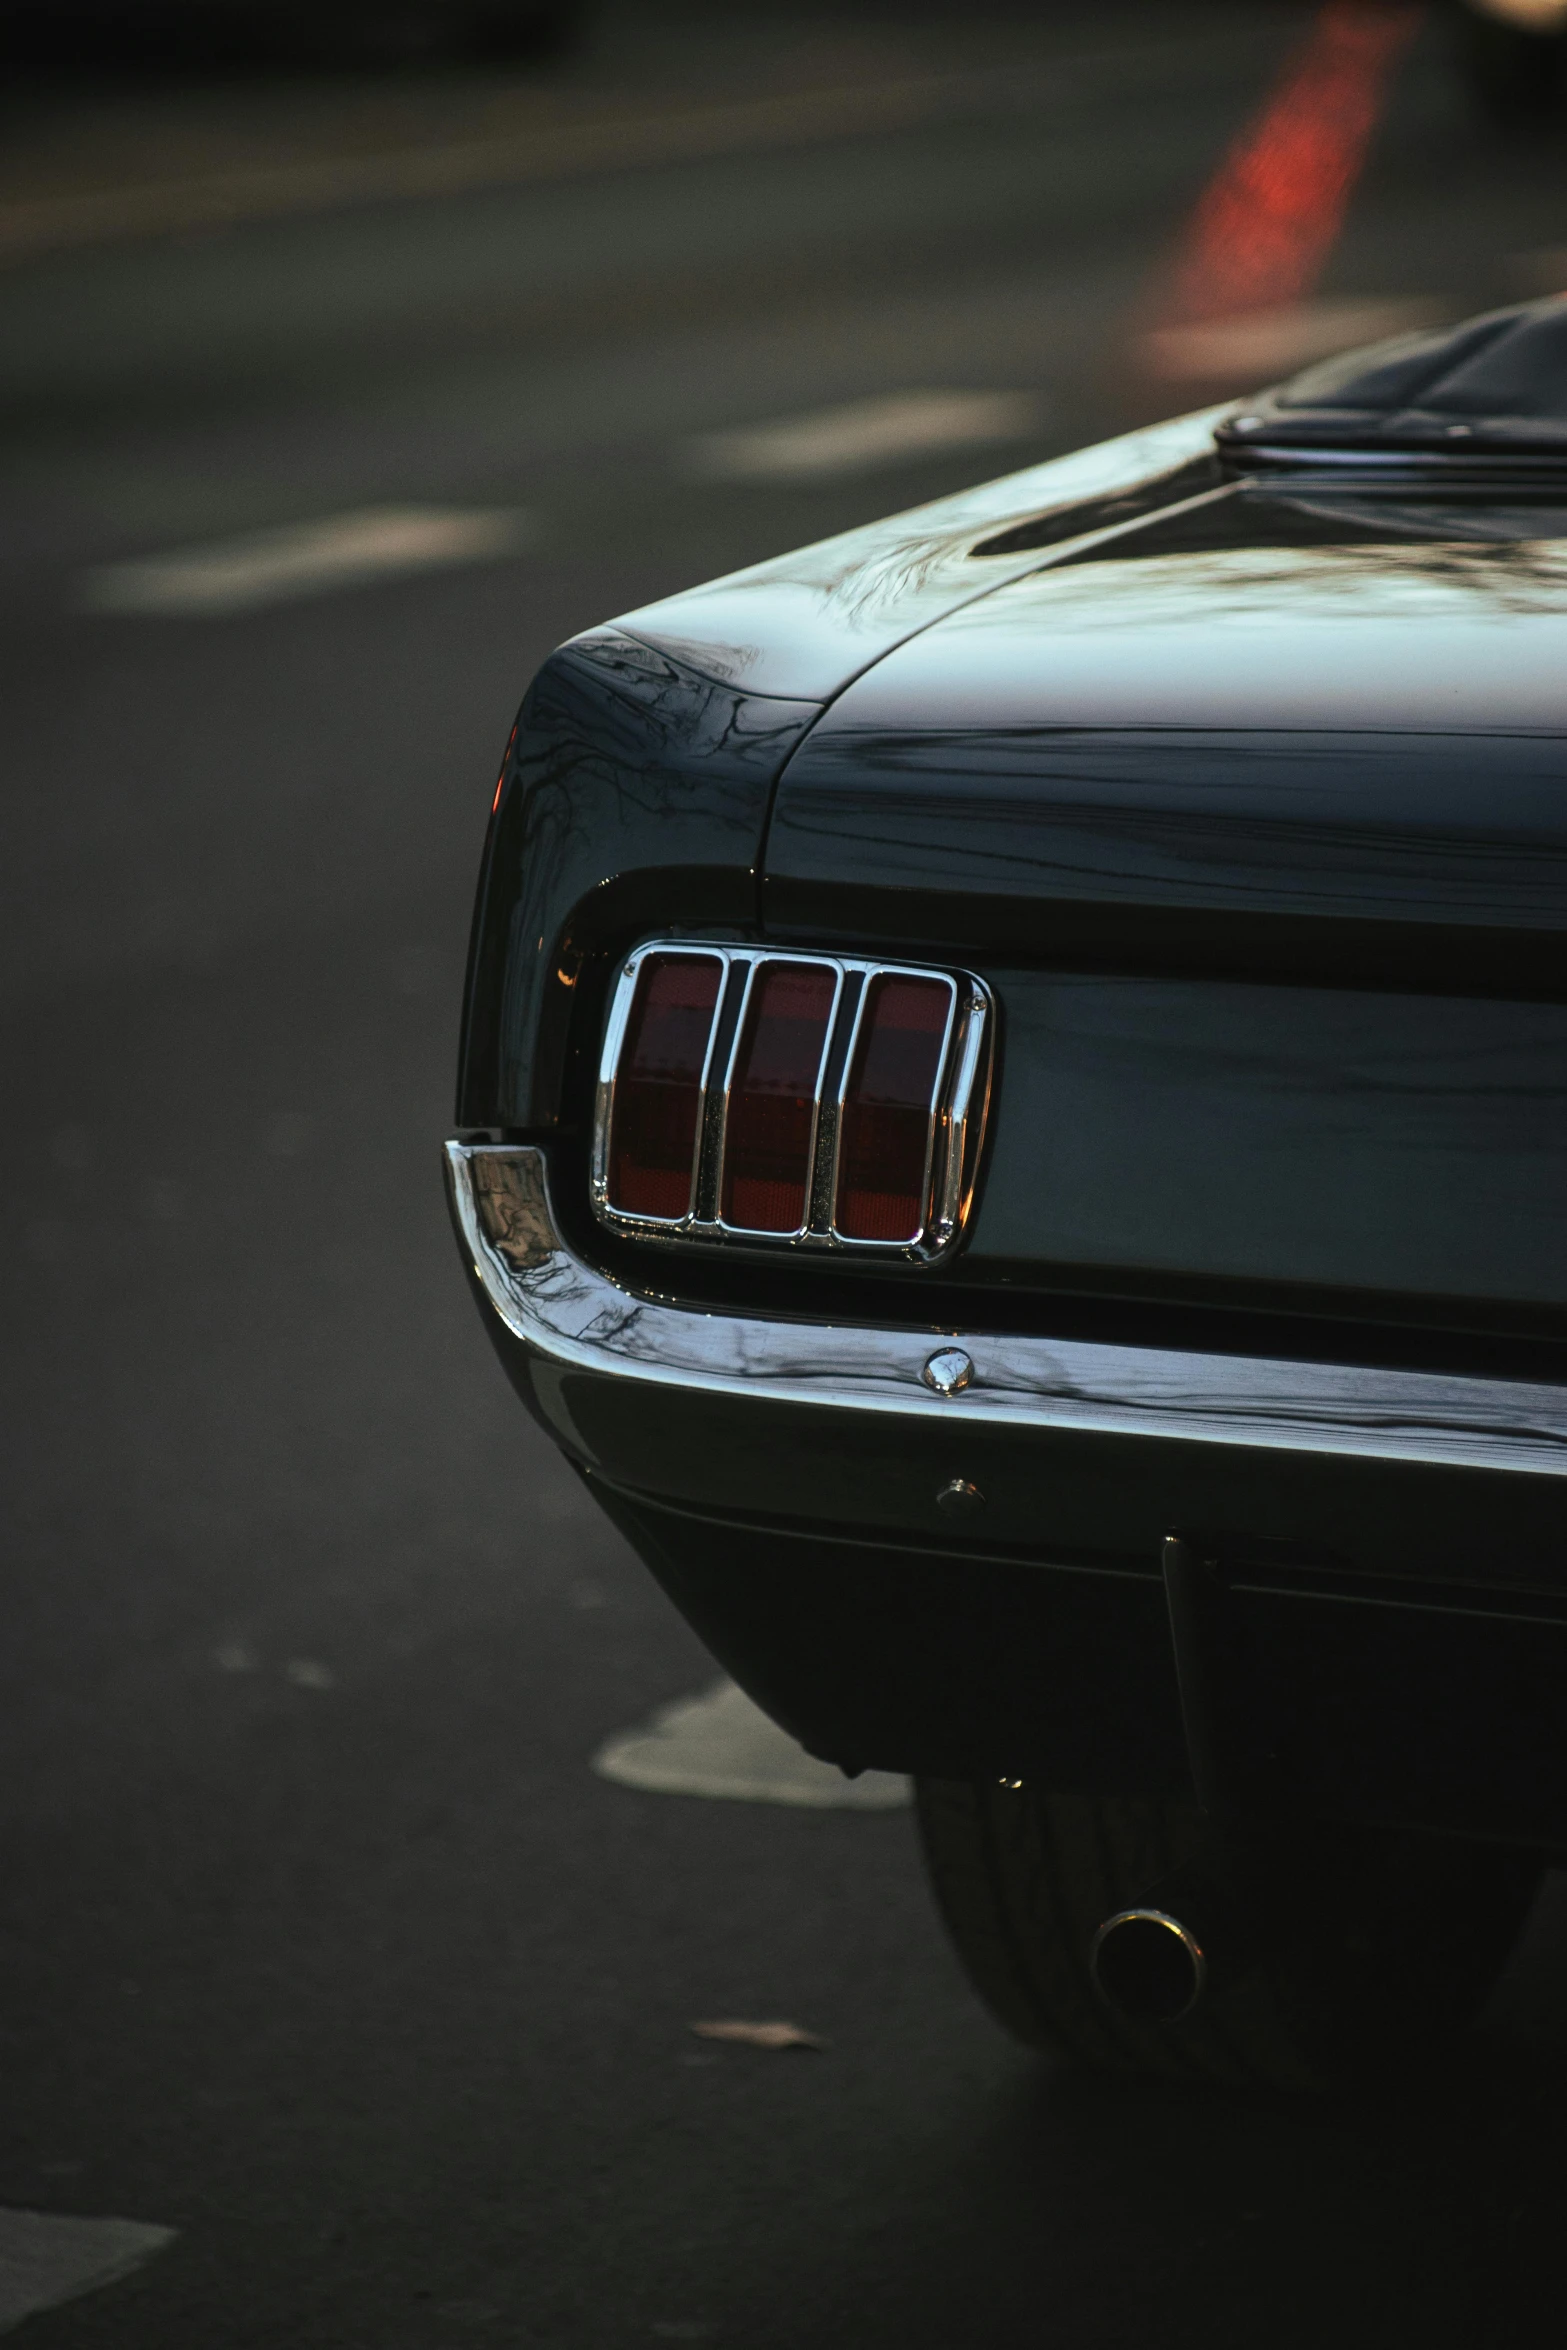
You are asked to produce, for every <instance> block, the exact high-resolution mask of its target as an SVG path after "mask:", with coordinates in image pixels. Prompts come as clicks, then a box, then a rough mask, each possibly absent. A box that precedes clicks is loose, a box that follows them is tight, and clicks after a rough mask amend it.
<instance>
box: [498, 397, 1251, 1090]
mask: <svg viewBox="0 0 1567 2350" xmlns="http://www.w3.org/2000/svg"><path fill="white" fill-rule="evenodd" d="M1221 413H1222V411H1219V410H1215V411H1214V412H1213V413H1212V415H1205V416H1197V417H1183V418H1180V419H1178V420H1177V421H1176V422H1175V423H1173V424H1165V425H1159V426H1156V427H1154V428H1152V429H1151V430H1149V431H1145V432H1141V433H1133V434H1129V435H1127V436H1126V437H1124V438H1123V439H1121V440H1117V441H1110V442H1107V443H1105V444H1104V445H1103V446H1102V447H1099V448H1093V449H1085V450H1079V451H1077V452H1076V453H1074V454H1073V455H1072V456H1070V457H1064V458H1058V459H1055V460H1052V461H1051V462H1049V463H1047V464H1044V465H1038V466H1032V467H1030V468H1028V469H1027V470H1026V471H1025V472H1023V473H1020V474H1016V475H1013V476H1011V477H1010V478H1009V479H1007V480H1004V481H1000V482H991V483H987V484H985V485H983V486H982V487H981V488H978V489H975V490H970V491H965V492H963V493H962V494H961V495H960V496H958V497H954V498H945V499H941V500H938V501H937V502H936V503H935V504H934V505H932V506H929V507H924V508H920V509H918V510H917V511H916V512H914V513H913V514H909V515H897V516H893V517H892V518H891V519H890V520H888V521H886V522H880V523H874V524H871V525H869V526H867V527H865V528H864V529H861V530H857V531H850V532H848V533H846V534H845V535H844V536H843V537H841V538H838V539H833V540H829V541H828V542H826V543H825V544H824V545H822V546H819V547H807V548H805V549H803V550H801V551H799V552H798V553H795V554H791V555H787V556H781V557H779V558H777V559H776V560H775V561H773V562H770V563H763V564H758V565H756V566H754V567H753V569H751V570H750V571H745V572H739V573H736V574H735V575H733V576H732V577H730V578H728V579H722V580H717V581H714V582H712V583H710V584H708V585H705V586H702V587H698V588H694V589H691V590H689V591H687V592H685V593H684V594H681V595H676V596H671V597H667V598H665V599H664V600H663V601H662V602H660V603H657V604H652V605H648V606H646V607H644V608H643V609H642V610H641V611H638V612H633V613H630V614H628V615H626V616H625V617H624V618H623V619H622V620H621V621H620V622H618V623H616V624H615V625H614V626H612V627H609V628H604V629H600V630H595V631H592V632H590V633H589V634H587V635H586V636H582V637H578V638H575V639H574V640H573V641H572V642H571V643H570V644H568V645H564V646H562V647H561V648H560V650H559V651H558V652H557V653H555V654H554V655H553V656H552V657H551V659H550V660H549V661H547V662H546V663H545V665H544V668H543V669H542V670H541V671H540V673H539V675H538V677H537V678H536V679H535V680H534V683H533V685H532V686H531V687H530V689H529V691H528V695H527V698H526V700H525V701H524V704H523V708H522V712H521V715H520V717H519V720H518V725H517V729H516V731H515V734H514V737H513V740H512V744H511V746H510V748H509V750H508V754H507V761H506V767H505V770H504V773H503V777H502V789H501V794H500V799H499V804H498V807H497V810H496V813H495V815H494V817H493V818H492V821H491V825H490V829H489V834H488V837H487V840H486V844H485V853H484V860H483V866H482V870H481V874H480V882H479V892H478V900H477V905H476V909H475V916H474V929H473V938H472V944H471V949H470V955H469V966H468V985H467V994H466V1002H465V1008H464V1014H463V1028H462V1045H461V1053H460V1068H459V1078H458V1088H457V1123H458V1124H459V1125H460V1126H463V1127H467V1128H469V1129H473V1128H497V1127H499V1128H505V1129H508V1130H513V1131H516V1130H521V1131H525V1132H526V1131H533V1130H542V1129H547V1128H549V1127H551V1126H553V1125H554V1124H555V1123H556V1122H557V1121H558V1119H559V1118H560V1116H561V1109H562V1086H563V1084H564V1083H565V1080H566V1075H567V1069H568V1065H569V1063H570V1060H571V1056H572V1055H573V1053H575V1054H577V1055H579V1056H580V1055H581V1054H582V1053H584V1052H591V1050H592V1046H593V1042H594V1039H593V1033H592V1032H593V1029H594V1025H595V1022H596V1019H597V1017H598V1015H599V1013H600V1012H601V1009H602V998H601V988H602V982H603V980H604V977H605V972H606V963H607V960H608V959H609V958H611V957H612V956H613V955H614V954H615V953H616V952H617V951H619V950H621V949H623V948H625V947H627V946H629V945H630V944H631V943H632V942H633V940H634V939H635V938H636V937H637V936H639V935H645V934H647V933H649V932H653V931H657V930H660V929H664V928H675V927H684V928H685V929H686V930H688V931H689V930H691V929H694V928H700V927H701V926H703V925H704V924H710V925H714V926H716V927H717V928H718V929H719V930H720V931H722V932H724V933H726V934H727V935H730V936H734V935H741V936H743V935H746V934H747V933H748V932H752V933H754V931H755V929H756V926H757V923H758V919H759V911H760V909H759V906H758V902H757V887H756V884H757V869H758V863H759V857H760V851H761V843H762V836H763V829H764V826H765V821H766V816H767V809H768V803H769V799H770V795H771V791H772V788H773V785H774V783H775V781H776V779H777V776H778V774H779V772H780V771H781V769H782V767H783V764H784V762H785V760H786V759H787V757H788V755H789V753H790V751H791V750H792V749H793V748H794V747H795V746H796V745H797V744H798V743H799V742H800V740H801V739H803V736H804V734H805V733H806V731H807V730H808V729H809V727H810V726H811V724H812V722H813V721H814V720H815V719H816V717H817V716H818V715H819V713H820V711H821V709H822V708H823V707H824V706H825V704H826V703H827V702H828V701H829V700H830V699H831V697H832V696H833V695H834V694H836V693H838V692H839V691H841V689H842V687H843V686H844V684H845V683H846V682H847V681H848V680H849V679H850V678H852V677H853V676H855V675H856V673H857V672H858V671H860V670H862V669H863V668H865V667H866V666H867V665H868V664H870V663H872V662H874V661H876V660H878V659H880V658H881V657H882V655H884V654H885V653H886V652H887V651H889V650H890V649H891V648H892V647H894V646H896V645H899V644H902V643H904V642H906V641H907V640H908V639H909V638H910V637H911V636H913V635H915V634H917V633H918V632H919V631H920V630H922V629H925V628H928V627H929V626H930V625H931V624H932V622H933V621H936V620H939V619H940V618H942V617H943V616H944V615H945V614H948V613H951V612H953V611H954V610H956V609H958V608H959V607H960V606H961V605H963V604H965V603H967V602H971V601H973V600H974V599H975V598H977V597H983V596H985V595H988V594H989V593H990V591H991V590H992V589H993V588H995V587H996V586H997V585H999V584H1001V583H1002V582H1004V581H1005V580H1007V579H1009V578H1013V577H1016V576H1017V575H1018V574H1019V573H1020V572H1022V571H1026V570H1028V569H1030V568H1031V567H1032V566H1033V565H1034V563H1036V562H1037V561H1038V556H1037V553H1035V552H1034V551H1032V550H1033V543H1034V542H1033V539H1032V538H1030V536H1029V534H1030V533H1031V532H1033V533H1040V532H1042V533H1043V534H1044V535H1045V537H1046V538H1053V539H1057V540H1060V541H1061V542H1062V543H1063V544H1066V545H1070V544H1074V543H1078V542H1079V541H1080V540H1081V537H1082V534H1083V532H1084V531H1088V532H1090V533H1091V532H1093V531H1102V530H1103V529H1105V528H1106V527H1110V526H1113V525H1114V523H1115V521H1116V519H1117V518H1118V517H1119V518H1120V519H1122V520H1124V518H1125V516H1126V515H1127V514H1132V515H1140V514H1144V513H1148V512H1152V511H1156V510H1158V509H1160V508H1161V507H1163V506H1164V505H1167V504H1168V503H1169V502H1170V501H1171V500H1175V501H1176V502H1179V501H1180V499H1181V497H1182V495H1183V494H1184V493H1185V491H1186V490H1187V489H1188V488H1189V486H1190V480H1191V477H1192V474H1193V469H1194V468H1196V469H1197V471H1198V472H1199V473H1200V474H1201V476H1202V478H1203V479H1204V480H1207V479H1208V477H1209V475H1210V474H1211V472H1212V468H1213V455H1212V442H1211V426H1212V423H1213V420H1214V417H1215V416H1217V415H1219V414H1221ZM1019 530H1021V531H1022V533H1023V540H1024V543H1022V544H1020V545H1018V546H1012V547H1010V548H1009V547H1008V546H1007V545H1004V544H1003V542H1004V541H1006V540H1007V538H1008V534H1009V533H1012V534H1014V535H1015V534H1016V533H1017V532H1018V531H1019ZM1074 533H1075V535H1074ZM998 534H999V535H998ZM578 1073H579V1075H580V1070H579V1072H578Z"/></svg>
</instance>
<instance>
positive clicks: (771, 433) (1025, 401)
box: [685, 392, 1040, 481]
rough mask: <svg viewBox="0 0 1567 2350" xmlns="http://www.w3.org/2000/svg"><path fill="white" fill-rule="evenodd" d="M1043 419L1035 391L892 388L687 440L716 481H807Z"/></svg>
mask: <svg viewBox="0 0 1567 2350" xmlns="http://www.w3.org/2000/svg"><path fill="white" fill-rule="evenodd" d="M1039 418H1040V402H1039V401H1038V399H1037V398H1036V397H1035V395H1034V394H1033V393H1032V392H889V393H887V394H886V395H885V396H884V397H882V398H879V399H874V400H851V401H849V402H848V404H847V405H846V406H844V407H841V408H819V409H816V410H815V411H813V413H811V414H810V415H808V416H786V417H781V418H779V419H777V420H776V421H775V422H773V423H770V424H752V425H743V426H741V427H740V428H738V429H737V430H735V431H732V432H711V433H703V434H701V435H700V436H699V437H698V438H697V439H695V440H691V441H688V442H687V443H686V447H685V459H686V463H687V465H688V466H689V468H690V469H691V470H692V471H693V472H695V473H703V474H707V475H708V476H709V477H711V478H713V479H716V480H722V481H802V480H809V479H813V478H823V477H826V476H828V475H831V474H838V473H858V472H863V471H867V470H869V468H871V467H872V466H876V465H893V464H897V463H898V462H900V461H901V460H905V459H908V458H911V457H928V456H932V455H934V454H935V453H936V452H938V451H939V450H943V449H970V448H977V447H979V446H981V445H982V444H983V443H985V442H987V441H1012V440H1021V439H1024V438H1026V437H1027V435H1028V434H1029V433H1030V432H1032V431H1033V430H1034V428H1035V427H1036V426H1037V424H1038V422H1039Z"/></svg>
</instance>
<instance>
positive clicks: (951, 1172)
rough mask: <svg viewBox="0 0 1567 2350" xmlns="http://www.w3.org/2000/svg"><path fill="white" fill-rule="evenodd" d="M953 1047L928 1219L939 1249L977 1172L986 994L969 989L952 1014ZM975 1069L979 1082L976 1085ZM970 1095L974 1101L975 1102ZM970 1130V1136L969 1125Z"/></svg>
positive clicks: (953, 1231) (964, 1216)
mask: <svg viewBox="0 0 1567 2350" xmlns="http://www.w3.org/2000/svg"><path fill="white" fill-rule="evenodd" d="M958 1017H959V1020H960V1022H961V1026H960V1028H959V1032H958V1044H957V1051H956V1053H955V1055H954V1061H955V1066H956V1072H957V1073H956V1075H955V1077H954V1078H953V1081H952V1091H951V1095H950V1097H949V1099H948V1103H947V1111H946V1128H947V1134H946V1149H947V1155H946V1159H945V1161H944V1162H943V1169H942V1185H941V1198H940V1200H939V1202H938V1203H937V1207H936V1213H935V1215H934V1217H933V1218H932V1220H931V1227H930V1233H929V1246H930V1247H931V1249H932V1250H934V1251H936V1252H938V1253H939V1252H940V1251H941V1250H942V1249H944V1248H946V1247H948V1246H949V1245H950V1243H951V1242H952V1240H953V1239H954V1238H955V1237H956V1235H957V1234H958V1233H959V1232H960V1231H961V1230H962V1228H963V1226H964V1224H965V1223H966V1222H967V1221H968V1212H969V1206H970V1203H971V1201H972V1200H973V1196H974V1177H975V1174H976V1172H977V1161H978V1157H979V1142H980V1138H981V1137H982V1136H983V1134H984V1131H985V1112H986V1108H987V1105H988V1103H989V1099H990V1056H989V1053H988V1052H987V1050H986V1045H987V1041H988V1035H989V1028H990V1005H989V1002H988V1001H987V999H986V997H985V996H984V995H983V994H982V993H981V992H980V991H979V990H977V989H976V990H975V992H974V994H973V995H971V996H970V997H969V998H968V1000H967V1002H966V1003H965V1004H964V1005H963V1006H962V1009H961V1011H960V1013H959V1015H958ZM981 1073H983V1075H984V1079H985V1082H984V1085H983V1087H981V1085H980V1076H981ZM976 1094H977V1096H978V1099H977V1100H976V1098H975V1097H976ZM971 1127H972V1129H973V1133H972V1136H971V1135H970V1131H969V1130H970V1128H971Z"/></svg>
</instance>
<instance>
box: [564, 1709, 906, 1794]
mask: <svg viewBox="0 0 1567 2350" xmlns="http://www.w3.org/2000/svg"><path fill="white" fill-rule="evenodd" d="M593 1768H594V1769H595V1770H596V1771H597V1772H598V1774H599V1776H600V1778H602V1779H613V1780H614V1781H615V1782H616V1783H617V1785H619V1786H622V1787H640V1788H642V1789H644V1790H646V1791H648V1792H649V1793H652V1794H654V1795H713V1796H720V1797H724V1798H727V1799H729V1800H730V1801H732V1802H736V1803H786V1804H793V1805H796V1806H798V1807H799V1808H800V1809H802V1810H805V1811H898V1810H901V1809H902V1807H903V1806H904V1805H905V1804H906V1803H907V1802H908V1800H909V1787H908V1781H907V1780H906V1779H900V1778H896V1777H895V1776H894V1775H893V1774H892V1773H891V1772H890V1771H863V1772H861V1774H860V1776H859V1778H857V1779H846V1778H845V1777H844V1775H843V1773H842V1772H841V1771H839V1770H836V1769H834V1767H833V1765H832V1764H831V1763H824V1762H818V1761H817V1760H816V1758H815V1756H814V1755H809V1754H807V1753H806V1752H805V1749H804V1748H803V1747H801V1746H797V1745H796V1744H795V1742H794V1740H793V1739H792V1738H791V1737H790V1736H789V1734H788V1732H787V1731H785V1730H780V1729H779V1728H778V1725H777V1724H776V1722H771V1721H769V1720H768V1718H767V1716H766V1714H764V1713H763V1712H762V1711H761V1709H760V1707H758V1706H754V1705H753V1704H752V1703H751V1700H750V1699H749V1698H748V1697H747V1696H746V1695H745V1693H744V1691H743V1690H740V1689H737V1688H736V1687H735V1684H734V1683H733V1681H719V1682H718V1683H716V1684H715V1686H714V1687H713V1688H711V1689H709V1690H708V1691H706V1693H705V1694H704V1695H703V1696H701V1697H684V1698H681V1699H680V1700H679V1701H678V1702H677V1703H676V1704H674V1705H666V1706H662V1707H660V1709H659V1711H658V1712H657V1713H656V1714H654V1716H653V1718H652V1720H651V1721H650V1722H647V1723H645V1724H644V1725H643V1726H642V1727H641V1728H640V1729H636V1730H623V1731H621V1732H620V1733H619V1735H618V1736H616V1737H614V1738H607V1739H606V1740H605V1742H604V1744H603V1745H602V1746H601V1747H600V1748H599V1750H598V1752H597V1754H596V1755H595V1756H594V1757H593Z"/></svg>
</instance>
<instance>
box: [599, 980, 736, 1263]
mask: <svg viewBox="0 0 1567 2350" xmlns="http://www.w3.org/2000/svg"><path fill="white" fill-rule="evenodd" d="M723 976H724V966H723V964H722V963H721V962H720V960H719V958H718V957H717V956H716V955H648V956H647V957H645V959H644V961H643V963H642V967H641V970H640V971H639V972H638V974H637V979H636V991H635V993H634V995H633V996H632V999H631V1005H630V1009H629V1012H628V1015H627V1018H626V1026H625V1036H624V1042H623V1043H622V1045H621V1048H620V1053H619V1057H618V1066H617V1067H616V1070H615V1072H614V1079H613V1090H612V1096H611V1100H610V1102H609V1104H608V1105H606V1106H607V1109H608V1126H609V1154H608V1156H609V1164H608V1183H607V1190H606V1196H607V1200H608V1204H609V1205H610V1206H611V1207H612V1208H614V1209H616V1210H618V1212H619V1213H620V1214H621V1215H624V1216H647V1217H652V1218H654V1219H655V1220H657V1221H658V1222H660V1223H678V1222H679V1221H680V1219H681V1218H682V1217H683V1216H688V1215H689V1214H690V1212H691V1205H692V1201H693V1199H694V1197H695V1192H696V1167H697V1139H698V1129H699V1127H700V1125H701V1118H702V1083H703V1078H704V1076H705V1074H706V1070H707V1048H708V1043H709V1040H710V1038H711V1036H712V1033H713V1014H714V1013H715V1011H716V1010H717V1008H718V991H719V987H720V985H721V984H722V981H723Z"/></svg>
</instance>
